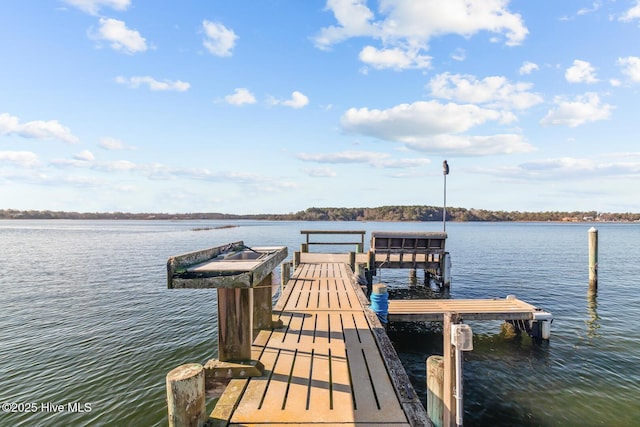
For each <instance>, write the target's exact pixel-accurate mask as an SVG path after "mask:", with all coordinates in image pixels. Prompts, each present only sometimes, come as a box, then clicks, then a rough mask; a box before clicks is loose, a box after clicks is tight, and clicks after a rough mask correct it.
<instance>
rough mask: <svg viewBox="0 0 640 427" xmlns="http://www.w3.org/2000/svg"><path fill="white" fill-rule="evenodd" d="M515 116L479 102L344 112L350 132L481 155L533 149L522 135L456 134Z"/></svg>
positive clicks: (435, 149) (433, 150)
mask: <svg viewBox="0 0 640 427" xmlns="http://www.w3.org/2000/svg"><path fill="white" fill-rule="evenodd" d="M514 120H515V116H514V115H513V114H512V113H509V112H505V111H498V110H491V109H486V108H481V107H478V106H476V105H471V104H464V105H460V104H455V103H448V104H440V103H439V102H437V101H428V102H424V101H420V102H415V103H413V104H401V105H397V106H395V107H393V108H390V109H387V110H369V109H368V108H360V109H356V108H351V109H349V110H348V111H347V112H345V114H344V115H343V116H342V118H341V124H342V128H343V129H344V131H345V132H348V133H354V134H360V135H366V136H369V137H373V138H377V139H382V140H387V141H395V142H400V143H403V144H404V145H405V146H406V147H408V148H410V149H413V150H418V151H424V152H431V153H455V154H459V155H472V156H477V155H485V154H509V153H517V152H529V151H532V150H533V147H531V145H529V144H528V143H527V142H526V141H525V140H524V139H523V138H522V136H520V135H511V134H506V135H501V134H499V135H490V136H468V135H455V134H461V133H463V132H467V131H469V130H470V129H472V128H473V127H475V126H479V125H482V124H484V123H486V122H488V121H496V122H499V123H510V122H512V121H514Z"/></svg>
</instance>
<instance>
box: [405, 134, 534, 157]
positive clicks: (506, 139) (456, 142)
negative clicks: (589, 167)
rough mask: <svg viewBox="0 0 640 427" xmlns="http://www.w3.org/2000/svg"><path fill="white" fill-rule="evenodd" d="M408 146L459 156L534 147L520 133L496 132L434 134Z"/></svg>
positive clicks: (414, 148) (489, 153)
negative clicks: (486, 134)
mask: <svg viewBox="0 0 640 427" xmlns="http://www.w3.org/2000/svg"><path fill="white" fill-rule="evenodd" d="M405 145H406V146H407V147H408V148H411V149H412V150H416V151H422V152H425V153H437V154H452V155H460V156H488V155H495V154H515V153H529V152H531V151H534V150H535V148H534V147H533V146H531V145H530V144H529V143H528V142H527V141H526V140H525V139H524V137H523V136H522V135H517V134H497V135H489V136H472V135H444V134H443V135H434V136H430V137H425V138H420V139H416V140H415V141H411V142H406V143H405Z"/></svg>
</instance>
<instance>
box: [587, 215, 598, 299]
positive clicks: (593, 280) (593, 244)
mask: <svg viewBox="0 0 640 427" xmlns="http://www.w3.org/2000/svg"><path fill="white" fill-rule="evenodd" d="M588 234H589V288H592V289H594V290H595V289H598V229H596V228H595V227H591V228H590V229H589V232H588Z"/></svg>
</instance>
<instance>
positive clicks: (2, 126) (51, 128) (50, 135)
mask: <svg viewBox="0 0 640 427" xmlns="http://www.w3.org/2000/svg"><path fill="white" fill-rule="evenodd" d="M0 134H4V135H18V136H21V137H23V138H34V139H45V140H47V139H57V140H60V141H64V142H68V143H70V144H75V143H77V142H78V138H77V137H76V136H74V135H73V134H72V133H71V131H70V130H69V128H67V127H65V126H62V125H61V124H60V123H59V122H58V121H57V120H49V121H46V122H45V121H43V120H34V121H31V122H26V123H23V124H21V123H20V119H19V118H18V117H15V116H12V115H10V114H8V113H2V114H0Z"/></svg>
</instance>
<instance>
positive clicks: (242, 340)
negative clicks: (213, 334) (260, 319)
mask: <svg viewBox="0 0 640 427" xmlns="http://www.w3.org/2000/svg"><path fill="white" fill-rule="evenodd" d="M252 306H253V289H247V288H218V358H219V359H220V361H223V362H227V361H240V360H251V343H252V342H253V330H252V329H253V327H252V325H253V319H252V318H251V317H252V316H253V310H252ZM249 316H250V317H249ZM247 317H249V318H247Z"/></svg>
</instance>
